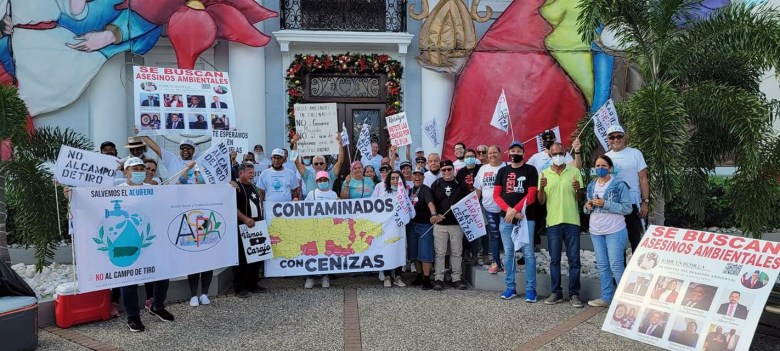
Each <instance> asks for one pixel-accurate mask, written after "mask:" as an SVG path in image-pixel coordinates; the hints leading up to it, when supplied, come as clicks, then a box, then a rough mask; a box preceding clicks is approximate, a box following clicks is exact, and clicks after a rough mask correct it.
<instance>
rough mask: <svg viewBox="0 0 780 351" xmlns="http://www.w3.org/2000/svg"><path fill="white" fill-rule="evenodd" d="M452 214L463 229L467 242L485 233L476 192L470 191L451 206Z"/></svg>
mask: <svg viewBox="0 0 780 351" xmlns="http://www.w3.org/2000/svg"><path fill="white" fill-rule="evenodd" d="M451 211H452V214H453V215H455V219H457V220H458V223H460V227H461V228H463V235H465V236H466V239H468V241H474V239H477V238H479V237H482V236H484V235H485V233H486V229H485V217H484V216H483V215H482V206H481V205H480V202H479V197H477V192H476V191H472V192H471V194H468V195H467V196H466V197H464V198H463V199H461V200H460V201H458V203H456V204H455V205H452V209H451Z"/></svg>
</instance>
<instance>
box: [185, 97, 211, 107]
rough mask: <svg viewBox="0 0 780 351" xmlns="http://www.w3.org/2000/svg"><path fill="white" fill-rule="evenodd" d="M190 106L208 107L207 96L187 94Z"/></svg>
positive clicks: (188, 105)
mask: <svg viewBox="0 0 780 351" xmlns="http://www.w3.org/2000/svg"><path fill="white" fill-rule="evenodd" d="M187 107H188V108H206V97H205V96H203V95H187Z"/></svg>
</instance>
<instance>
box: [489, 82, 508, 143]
mask: <svg viewBox="0 0 780 351" xmlns="http://www.w3.org/2000/svg"><path fill="white" fill-rule="evenodd" d="M490 125H491V126H493V127H496V128H498V129H500V130H502V131H503V132H504V133H509V105H507V103H506V94H505V93H504V89H501V95H500V96H499V97H498V101H497V102H496V108H495V110H493V118H492V119H491V120H490Z"/></svg>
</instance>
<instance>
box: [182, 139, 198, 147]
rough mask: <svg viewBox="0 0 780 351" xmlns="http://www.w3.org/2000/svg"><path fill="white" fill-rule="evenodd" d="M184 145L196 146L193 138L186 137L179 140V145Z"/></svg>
mask: <svg viewBox="0 0 780 351" xmlns="http://www.w3.org/2000/svg"><path fill="white" fill-rule="evenodd" d="M184 145H189V146H192V147H193V148H195V142H194V141H192V139H184V140H182V141H180V142H179V147H182V146H184Z"/></svg>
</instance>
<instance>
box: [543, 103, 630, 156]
mask: <svg viewBox="0 0 780 351" xmlns="http://www.w3.org/2000/svg"><path fill="white" fill-rule="evenodd" d="M615 125H620V121H619V120H618V114H617V111H615V104H614V103H613V102H612V99H609V100H607V102H605V103H604V105H602V106H601V107H600V108H599V110H598V111H596V114H594V115H593V131H594V133H596V139H597V140H598V141H599V143H601V146H602V147H603V148H604V150H609V144H608V143H607V129H609V127H610V126H615ZM558 140H561V139H558Z"/></svg>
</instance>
